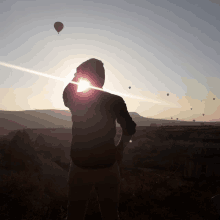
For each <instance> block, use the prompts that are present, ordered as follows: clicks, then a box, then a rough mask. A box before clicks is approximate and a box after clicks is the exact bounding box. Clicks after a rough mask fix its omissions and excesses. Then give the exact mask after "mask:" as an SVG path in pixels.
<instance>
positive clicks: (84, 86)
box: [77, 79, 90, 92]
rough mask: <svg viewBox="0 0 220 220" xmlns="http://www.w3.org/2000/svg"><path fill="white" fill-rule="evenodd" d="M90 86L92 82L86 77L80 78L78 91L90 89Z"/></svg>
mask: <svg viewBox="0 0 220 220" xmlns="http://www.w3.org/2000/svg"><path fill="white" fill-rule="evenodd" d="M89 87H90V82H89V81H88V80H86V79H80V81H79V84H78V88H77V92H83V91H86V90H88V89H89Z"/></svg>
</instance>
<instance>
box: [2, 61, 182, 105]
mask: <svg viewBox="0 0 220 220" xmlns="http://www.w3.org/2000/svg"><path fill="white" fill-rule="evenodd" d="M0 65H2V66H5V67H9V68H13V69H17V70H20V71H25V72H27V73H32V74H35V75H38V76H44V77H47V78H51V79H55V80H59V81H62V82H64V83H66V82H67V79H64V78H60V77H57V76H51V75H48V74H45V73H41V72H38V71H34V70H30V69H27V68H23V67H20V66H16V65H12V64H8V63H4V62H0ZM69 83H72V84H76V85H79V83H77V82H73V81H71V82H69ZM80 83H81V82H80ZM85 85H86V86H85ZM79 87H80V89H79V91H83V90H84V87H86V89H88V88H93V89H96V90H100V91H106V92H110V93H112V94H116V95H121V96H127V97H129V98H133V99H141V100H144V101H147V102H152V103H156V104H162V105H170V106H173V107H174V106H175V107H179V108H180V107H181V106H179V105H178V106H177V105H175V104H173V105H171V104H170V103H167V102H164V101H159V100H158V101H156V100H155V99H149V98H142V97H137V96H133V95H129V94H123V93H119V92H115V91H111V90H107V89H105V90H103V89H101V88H98V87H94V86H91V85H90V84H89V85H88V83H83V84H82V86H81V85H80V86H79ZM86 89H85V90H86Z"/></svg>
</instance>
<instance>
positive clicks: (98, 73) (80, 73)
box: [76, 58, 105, 88]
mask: <svg viewBox="0 0 220 220" xmlns="http://www.w3.org/2000/svg"><path fill="white" fill-rule="evenodd" d="M76 77H77V78H80V77H85V78H86V79H88V80H89V81H90V83H91V84H92V85H93V86H95V87H99V88H102V87H103V85H104V83H105V69H104V66H103V63H102V61H100V60H97V59H95V58H92V59H89V60H87V61H85V62H83V63H82V64H80V65H79V66H78V67H77V72H76Z"/></svg>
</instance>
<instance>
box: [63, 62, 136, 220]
mask: <svg viewBox="0 0 220 220" xmlns="http://www.w3.org/2000/svg"><path fill="white" fill-rule="evenodd" d="M81 78H84V79H87V80H89V81H90V83H91V85H92V86H95V87H98V88H100V90H96V89H93V88H89V89H88V90H87V91H86V92H77V85H75V84H72V83H69V84H68V85H67V86H66V88H65V89H64V92H63V100H64V104H65V106H66V107H68V108H69V109H70V111H71V114H72V122H73V125H72V142H71V151H70V157H71V161H70V169H69V179H68V184H69V191H68V207H67V220H73V219H77V220H83V219H84V218H85V214H86V209H87V205H88V197H89V194H90V191H91V190H92V187H93V186H95V190H96V193H97V196H98V201H99V204H100V209H101V210H100V211H101V215H102V218H103V219H106V220H108V219H109V220H110V219H111V220H117V219H119V215H118V204H119V193H120V180H121V178H120V172H119V166H118V163H120V161H121V160H122V157H123V149H124V147H125V145H126V144H127V143H128V142H129V140H130V138H131V136H132V135H133V134H134V133H135V132H136V123H135V122H134V121H133V120H132V118H131V117H130V115H129V113H128V110H127V106H126V104H125V102H124V100H123V98H122V97H120V96H117V95H114V94H111V93H107V92H105V91H104V90H103V88H102V87H103V85H104V82H105V69H104V66H103V63H102V62H101V61H100V60H97V59H94V58H93V59H89V60H87V61H85V62H84V63H82V64H81V65H80V66H78V68H77V72H76V74H75V77H74V78H73V81H75V82H79V80H80V79H81ZM116 120H117V122H118V123H119V124H120V125H121V127H122V136H121V140H120V141H119V143H118V145H117V146H115V143H114V137H115V135H116Z"/></svg>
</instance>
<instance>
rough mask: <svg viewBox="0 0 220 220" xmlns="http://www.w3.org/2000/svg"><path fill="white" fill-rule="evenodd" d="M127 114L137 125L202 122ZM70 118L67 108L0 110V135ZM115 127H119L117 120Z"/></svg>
mask: <svg viewBox="0 0 220 220" xmlns="http://www.w3.org/2000/svg"><path fill="white" fill-rule="evenodd" d="M129 114H130V116H131V117H132V119H133V120H134V121H135V123H136V124H137V126H167V125H170V126H173V125H175V126H176V125H179V126H185V125H187V126H198V125H201V123H202V122H185V121H178V120H165V119H164V120H161V119H153V118H146V117H142V116H141V115H139V114H138V113H136V112H129ZM71 120H72V119H71V112H70V111H68V110H56V109H51V110H50V109H49V110H27V111H0V136H1V135H5V134H8V133H9V132H10V131H13V130H19V129H23V128H31V129H34V128H36V129H42V128H71V127H72V121H71ZM203 125H215V126H220V123H215V122H204V123H203ZM116 127H120V125H119V124H118V123H117V122H116Z"/></svg>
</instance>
